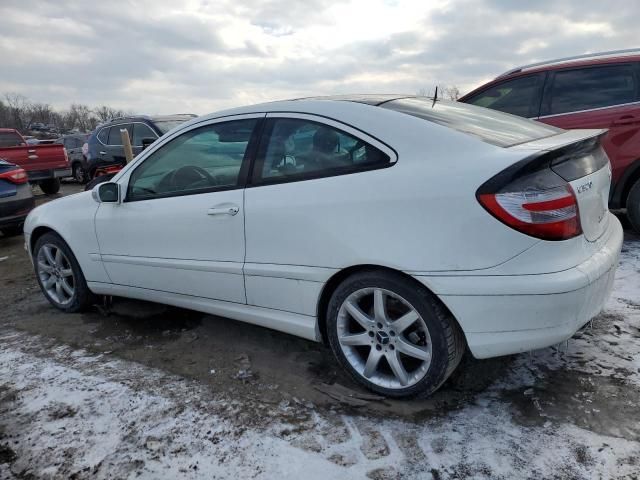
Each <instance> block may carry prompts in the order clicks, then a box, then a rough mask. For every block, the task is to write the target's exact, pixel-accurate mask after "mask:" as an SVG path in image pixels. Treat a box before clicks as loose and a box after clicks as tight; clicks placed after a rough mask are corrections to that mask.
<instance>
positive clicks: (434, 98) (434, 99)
mask: <svg viewBox="0 0 640 480" xmlns="http://www.w3.org/2000/svg"><path fill="white" fill-rule="evenodd" d="M437 101H438V86H437V85H436V93H435V94H434V95H433V103H432V104H431V108H433V107H434V106H435V104H436V102H437Z"/></svg>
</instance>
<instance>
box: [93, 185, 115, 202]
mask: <svg viewBox="0 0 640 480" xmlns="http://www.w3.org/2000/svg"><path fill="white" fill-rule="evenodd" d="M91 195H92V196H93V199H94V200H95V201H96V202H98V203H120V185H119V184H118V183H116V182H105V183H100V184H98V185H96V186H95V187H94V189H93V190H92V191H91Z"/></svg>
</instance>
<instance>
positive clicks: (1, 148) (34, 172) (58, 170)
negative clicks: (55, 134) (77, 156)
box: [0, 128, 71, 195]
mask: <svg viewBox="0 0 640 480" xmlns="http://www.w3.org/2000/svg"><path fill="white" fill-rule="evenodd" d="M0 158H3V159H5V160H7V161H9V162H11V163H15V164H16V165H20V166H21V167H22V168H23V169H24V170H25V171H26V172H27V175H28V176H29V182H30V183H32V184H37V185H40V188H41V189H42V191H43V192H44V193H46V194H48V195H51V194H53V193H57V192H58V190H60V178H62V177H69V176H71V166H70V165H69V159H68V157H67V151H66V150H65V148H64V147H63V146H62V145H60V144H55V143H52V144H46V145H27V141H26V140H25V139H24V138H23V137H22V135H20V133H18V131H17V130H15V129H13V128H0Z"/></svg>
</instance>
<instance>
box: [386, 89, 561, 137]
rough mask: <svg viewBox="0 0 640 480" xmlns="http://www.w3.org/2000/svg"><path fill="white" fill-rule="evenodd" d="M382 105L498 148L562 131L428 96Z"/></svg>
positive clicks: (531, 121) (494, 111)
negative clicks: (473, 137)
mask: <svg viewBox="0 0 640 480" xmlns="http://www.w3.org/2000/svg"><path fill="white" fill-rule="evenodd" d="M380 106H381V107H382V108H388V109H389V110H395V111H397V112H402V113H406V114H408V115H413V116H414V117H418V118H422V119H424V120H428V121H430V122H433V123H437V124H438V125H443V126H445V127H449V128H452V129H454V130H457V131H458V132H462V133H466V134H468V135H473V136H475V137H477V138H479V139H480V140H482V141H484V142H487V143H490V144H492V145H497V146H499V147H510V146H512V145H517V144H519V143H526V142H530V141H532V140H537V139H539V138H544V137H550V136H552V135H558V134H559V133H562V131H563V130H561V129H559V128H556V127H551V126H549V125H544V124H542V123H538V122H535V121H533V120H527V119H525V118H521V117H516V116H515V115H509V114H508V113H503V112H498V111H496V110H490V109H488V108H482V107H477V106H475V105H469V104H466V103H460V102H450V101H448V100H437V101H435V102H434V101H433V99H432V98H427V97H420V98H401V99H398V100H393V101H391V102H386V103H383V104H382V105H380Z"/></svg>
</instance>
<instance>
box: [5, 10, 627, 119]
mask: <svg viewBox="0 0 640 480" xmlns="http://www.w3.org/2000/svg"><path fill="white" fill-rule="evenodd" d="M0 16H1V18H2V22H1V23H0V65H1V66H2V75H0V92H18V93H22V94H24V95H26V96H28V97H30V98H32V99H33V100H37V101H43V102H48V103H51V104H53V105H54V106H56V107H59V108H63V107H66V106H67V105H69V104H70V103H71V102H81V103H87V104H89V105H98V104H110V105H113V106H114V107H118V108H122V109H126V110H135V111H139V112H141V113H171V112H188V111H191V112H194V113H206V112H209V111H214V110H217V109H220V108H227V107H230V106H235V105H240V104H246V103H253V102H259V101H267V100H273V99H278V98H290V97H296V96H306V95H318V94H331V93H348V92H358V93H367V92H371V93H373V92H408V93H415V92H416V91H418V90H419V89H421V88H426V89H428V90H430V89H431V88H432V87H433V86H434V85H435V84H436V83H440V84H456V85H458V86H459V87H460V88H461V90H462V91H465V90H468V89H470V88H472V87H474V86H476V85H478V84H480V83H481V82H483V81H485V80H487V79H489V78H493V77H495V76H496V75H498V74H499V73H502V72H503V71H505V70H508V69H510V68H512V67H514V66H517V65H520V64H525V63H529V62H532V61H537V60H544V59H548V58H556V57H562V56H567V55H573V54H580V53H585V52H593V51H602V50H610V49H619V48H629V47H633V46H634V43H633V42H635V41H637V40H636V38H637V33H636V28H637V27H636V20H637V18H639V17H640V4H636V2H627V1H621V0H613V1H609V2H601V1H595V0H583V1H577V0H568V1H565V2H555V1H553V2H552V1H550V0H541V1H539V2H510V1H507V0H450V1H447V2H438V3H436V2H423V1H417V0H416V1H413V0H396V1H389V0H387V1H373V0H351V1H347V0H344V1H337V0H310V1H305V2H295V1H292V0H216V1H199V0H187V1H184V2H174V1H170V0H154V1H152V0H142V1H135V2H133V1H131V2H128V1H112V2H84V1H75V0H60V1H58V2H55V3H54V2H51V3H44V2H41V1H37V0H22V1H19V2H17V1H14V0H4V1H3V2H2V4H1V5H0Z"/></svg>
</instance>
